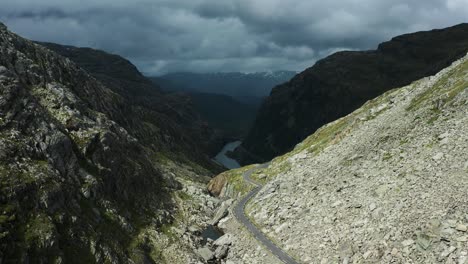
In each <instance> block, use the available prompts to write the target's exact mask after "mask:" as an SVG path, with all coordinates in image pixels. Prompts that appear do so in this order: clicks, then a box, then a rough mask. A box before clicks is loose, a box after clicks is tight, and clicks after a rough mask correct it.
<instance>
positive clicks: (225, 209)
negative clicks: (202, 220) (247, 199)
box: [211, 199, 234, 225]
mask: <svg viewBox="0 0 468 264" xmlns="http://www.w3.org/2000/svg"><path fill="white" fill-rule="evenodd" d="M233 201H234V200H233V199H228V200H226V201H223V202H222V203H221V206H220V207H219V208H218V210H217V211H216V214H215V216H214V217H213V220H212V221H211V225H217V224H218V222H219V220H221V219H223V218H224V217H226V216H227V215H228V213H229V207H230V206H231V205H232V203H233Z"/></svg>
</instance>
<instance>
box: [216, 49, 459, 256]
mask: <svg viewBox="0 0 468 264" xmlns="http://www.w3.org/2000/svg"><path fill="white" fill-rule="evenodd" d="M467 131H468V55H467V56H465V57H463V58H462V59H460V60H458V61H456V62H454V63H453V64H452V65H451V66H450V67H448V68H446V69H444V70H442V71H441V72H439V73H437V74H436V75H435V76H431V77H427V78H424V79H421V80H419V81H416V82H413V83H412V84H410V85H408V86H404V87H402V88H398V89H393V90H390V91H387V92H386V93H384V94H383V95H381V96H379V97H377V98H376V99H373V100H370V101H368V102H366V103H365V104H364V105H363V106H362V107H360V108H359V109H357V110H356V111H354V112H353V113H351V114H349V115H347V116H345V117H343V118H340V119H338V120H336V121H334V122H332V123H329V124H327V125H325V126H323V127H321V128H320V129H318V130H317V131H316V132H315V133H314V134H312V135H311V136H309V137H308V138H306V139H305V140H304V141H303V142H302V143H300V144H298V145H297V146H296V147H295V149H294V150H293V151H291V152H289V153H287V154H285V155H283V156H280V157H277V158H275V159H273V160H272V162H271V164H270V165H269V166H268V168H265V169H261V170H258V171H257V172H256V175H253V176H252V177H253V178H255V179H257V181H261V182H265V183H266V184H265V185H264V187H263V188H262V189H261V190H260V192H259V193H258V194H257V196H256V197H254V198H253V200H252V201H251V202H250V204H248V205H247V207H246V211H247V213H248V215H249V216H250V218H251V219H252V220H253V221H254V222H255V223H256V225H257V226H258V227H259V228H260V229H261V230H262V231H263V232H264V233H266V234H267V235H268V236H269V237H270V238H271V239H272V241H275V242H276V243H277V244H278V245H279V246H281V248H283V249H285V250H286V251H288V252H289V253H290V254H291V255H292V256H295V258H296V259H297V260H298V261H300V262H302V263H439V262H441V263H467V261H468V229H467V228H468V214H467V212H468V193H467V186H468V133H467ZM249 168H252V166H250V167H244V168H241V169H238V170H233V171H229V172H226V173H223V174H221V175H219V176H217V177H216V178H215V179H213V180H212V182H211V183H210V188H211V191H212V192H213V193H215V194H219V195H221V196H224V197H234V198H235V197H236V196H237V195H236V193H242V192H245V190H246V188H247V189H248V188H249V187H248V185H246V183H244V182H242V178H239V176H240V175H241V174H242V172H243V171H246V170H247V169H249ZM220 222H221V223H222V226H224V227H225V228H227V230H231V231H229V232H232V233H231V234H229V235H231V236H233V237H234V238H233V239H232V240H234V241H243V240H246V241H250V242H248V243H247V244H248V245H249V246H248V247H245V246H243V244H241V243H236V244H233V249H231V251H230V252H231V253H230V254H229V255H228V257H227V258H228V260H229V261H233V262H231V263H262V259H263V258H264V256H267V253H265V252H264V251H262V250H260V251H259V253H258V254H252V248H255V246H252V245H251V243H252V238H251V237H250V236H249V235H248V234H245V233H242V232H239V231H238V229H236V228H235V227H236V226H238V225H239V224H238V223H237V222H236V221H235V220H234V219H233V218H232V217H231V216H228V217H227V218H225V219H222V220H221V221H220ZM249 243H250V244H249ZM236 252H237V253H236ZM245 254H248V256H249V257H248V258H245V257H244V255H245ZM262 254H265V255H262Z"/></svg>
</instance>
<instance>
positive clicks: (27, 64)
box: [0, 23, 217, 263]
mask: <svg viewBox="0 0 468 264" xmlns="http://www.w3.org/2000/svg"><path fill="white" fill-rule="evenodd" d="M93 52H94V51H93ZM98 53H99V52H98ZM101 55H102V57H101V59H102V60H103V61H108V59H109V55H108V54H101ZM90 56H91V57H93V56H94V55H90ZM113 58H114V59H115V62H116V63H117V64H118V66H117V68H114V67H112V64H109V65H107V66H109V67H108V68H105V69H102V66H105V65H106V64H105V63H103V65H98V66H96V68H97V69H102V71H101V72H99V73H98V72H97V70H96V72H94V73H92V74H90V73H88V72H87V71H85V70H84V69H82V68H80V67H79V66H78V65H77V64H75V63H74V62H72V61H71V60H69V59H66V58H64V57H62V56H60V55H58V54H57V53H55V52H52V51H50V50H49V49H47V48H45V47H43V46H41V45H39V44H36V43H33V42H31V41H28V40H25V39H23V38H21V37H19V36H17V35H15V34H13V33H11V32H9V31H8V30H7V28H6V26H4V25H3V24H1V23H0V262H1V263H187V262H189V263H191V262H196V261H197V259H198V258H199V257H198V256H196V255H195V253H194V252H195V248H193V247H194V241H197V240H198V238H197V236H196V232H197V230H198V229H199V228H200V226H201V225H202V224H204V223H205V222H207V221H209V220H210V218H209V214H210V212H212V210H213V209H214V207H215V206H216V203H217V200H216V199H214V198H211V197H209V196H208V194H207V193H204V192H203V191H201V190H202V187H203V186H204V185H205V183H206V182H207V180H208V179H209V176H210V175H211V172H210V171H208V170H206V169H205V168H203V167H202V166H200V165H198V164H196V163H194V162H195V161H197V160H200V164H203V161H205V162H206V164H208V166H206V167H209V166H210V165H209V164H211V162H210V161H207V159H206V158H204V157H205V155H204V153H205V152H203V150H201V151H200V152H198V150H197V149H196V147H198V145H197V142H188V143H187V140H185V141H184V138H182V139H181V138H179V137H185V134H182V132H181V131H179V129H181V128H184V127H185V126H184V125H181V126H178V124H180V123H183V122H184V119H185V118H187V117H186V116H184V115H183V113H182V114H181V116H180V119H175V120H173V119H174V118H175V117H177V116H178V114H179V112H178V111H180V110H174V109H170V108H177V107H178V106H175V105H174V104H172V103H166V104H165V105H164V106H162V110H161V108H159V107H160V106H159V105H154V104H149V103H148V104H145V103H146V101H145V100H139V99H138V97H137V96H136V95H134V94H135V92H134V91H130V92H128V91H127V88H128V89H131V88H132V87H133V88H135V89H138V93H139V91H143V88H144V87H143V86H142V87H143V88H142V89H140V88H139V86H138V84H139V83H140V82H141V79H131V77H130V76H123V75H121V73H119V69H123V68H125V67H127V68H128V67H131V65H130V64H128V63H125V62H124V61H122V59H121V58H119V57H115V56H114V57H113ZM82 59H83V58H82ZM78 63H81V62H79V61H78ZM83 63H84V62H83ZM122 64H123V66H122ZM92 65H94V64H92ZM83 67H85V66H84V65H83ZM88 67H92V66H88ZM85 68H86V67H85ZM90 69H91V68H90ZM124 72H126V73H129V72H128V71H126V70H125V71H124ZM114 73H115V74H114ZM130 73H131V72H130ZM131 74H132V75H134V76H136V75H138V74H139V73H138V72H137V71H136V70H135V71H134V72H133V73H131ZM135 74H136V75H135ZM127 78H128V79H127ZM130 83H132V85H128V86H127V84H130ZM149 85H150V86H148V89H150V90H148V91H150V92H153V86H152V84H149ZM119 88H121V90H119ZM126 91H127V92H126ZM145 92H147V91H146V90H145ZM126 93H128V94H126ZM154 94H155V95H158V94H159V92H157V91H156V92H154ZM151 96H152V95H149V96H148V97H149V98H151V99H153V97H151ZM155 97H156V96H155ZM157 102H161V101H157ZM166 107H167V108H168V109H167V111H168V112H167V113H166V112H163V110H166ZM182 111H184V110H182ZM153 118H155V119H153ZM187 138H188V140H193V139H191V138H189V137H187ZM185 144H186V145H185ZM192 148H193V149H192ZM188 149H190V152H186V151H187V150H188ZM197 155H198V157H196V156H197ZM181 156H182V157H181ZM172 157H175V158H172ZM176 157H178V158H176ZM189 226H191V228H190V229H188V227H189Z"/></svg>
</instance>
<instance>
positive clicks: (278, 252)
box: [234, 163, 298, 264]
mask: <svg viewBox="0 0 468 264" xmlns="http://www.w3.org/2000/svg"><path fill="white" fill-rule="evenodd" d="M268 165H269V163H264V164H261V165H258V166H257V167H255V168H252V169H250V170H248V171H246V172H244V174H243V175H242V176H243V177H244V180H245V181H246V182H248V183H250V184H252V185H255V188H254V189H253V190H252V191H250V192H249V193H248V194H247V195H246V196H244V197H243V198H242V200H240V202H239V203H237V205H236V207H235V208H234V215H235V216H236V218H237V220H239V222H240V223H241V224H243V225H244V226H245V227H246V228H247V230H249V231H250V233H251V234H252V235H253V237H254V238H255V239H257V240H258V241H260V243H262V244H263V245H264V246H265V247H266V248H267V249H268V250H269V251H270V252H271V253H273V255H275V256H276V257H277V258H278V259H279V260H281V261H282V262H283V263H287V264H298V262H297V261H296V260H294V259H293V258H292V257H290V256H289V255H288V254H287V253H286V252H284V251H283V250H282V249H281V248H279V247H278V246H277V245H276V244H275V243H273V242H272V241H271V240H270V239H269V238H268V237H267V236H266V235H265V234H264V233H263V232H262V231H260V230H259V229H258V228H257V227H256V226H255V225H254V224H253V223H252V222H251V221H250V219H249V218H248V217H247V215H246V214H245V205H246V204H247V203H248V202H249V201H250V199H252V197H254V196H255V195H256V194H257V193H258V191H260V188H261V187H262V185H260V184H258V183H256V182H254V181H253V180H252V179H251V178H250V176H251V175H252V173H253V172H254V171H256V170H258V169H261V168H266V167H268Z"/></svg>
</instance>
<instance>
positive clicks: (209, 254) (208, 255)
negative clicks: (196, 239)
mask: <svg viewBox="0 0 468 264" xmlns="http://www.w3.org/2000/svg"><path fill="white" fill-rule="evenodd" d="M197 253H198V255H200V257H202V258H203V259H204V260H205V261H208V260H212V259H213V258H214V257H215V253H214V252H213V251H211V249H209V248H207V247H202V248H199V249H197Z"/></svg>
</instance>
